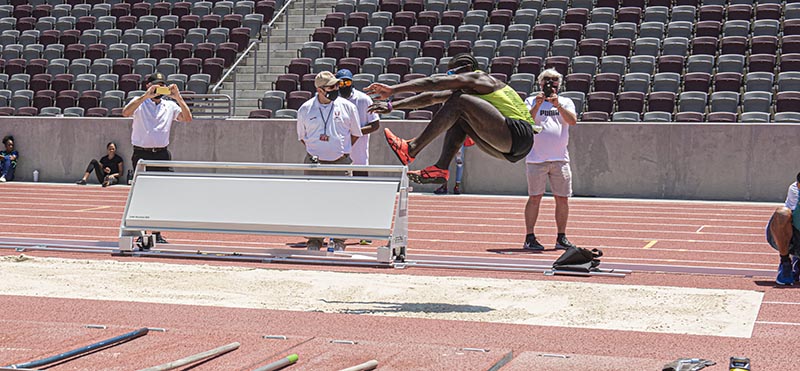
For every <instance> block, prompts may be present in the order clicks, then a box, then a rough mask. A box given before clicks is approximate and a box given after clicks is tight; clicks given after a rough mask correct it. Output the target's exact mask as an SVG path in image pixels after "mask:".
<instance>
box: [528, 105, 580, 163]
mask: <svg viewBox="0 0 800 371" xmlns="http://www.w3.org/2000/svg"><path fill="white" fill-rule="evenodd" d="M535 99H536V96H535V95H532V96H529V97H528V98H527V99H525V104H526V105H527V106H528V109H531V108H533V106H534V105H535V104H536V100H535ZM558 103H559V104H560V105H561V107H563V108H564V109H566V110H567V111H570V112H572V113H575V103H573V102H572V99H569V98H566V97H558ZM532 116H533V122H534V124H536V125H539V126H541V127H542V131H541V132H540V133H539V134H536V135H535V136H534V141H533V148H532V149H531V151H530V152H529V153H528V157H527V158H526V159H525V162H526V163H529V164H535V163H542V162H548V161H566V162H569V151H568V150H567V144H569V125H568V124H567V123H566V122H565V121H564V118H563V117H561V114H559V112H558V109H556V108H555V107H554V106H553V105H552V104H550V102H547V101H545V102H542V105H541V106H540V107H539V111H538V112H534V114H533V115H532Z"/></svg>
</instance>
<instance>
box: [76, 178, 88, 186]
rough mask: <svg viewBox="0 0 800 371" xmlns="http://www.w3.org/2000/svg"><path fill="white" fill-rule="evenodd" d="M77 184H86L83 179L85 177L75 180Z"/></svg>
mask: <svg viewBox="0 0 800 371" xmlns="http://www.w3.org/2000/svg"><path fill="white" fill-rule="evenodd" d="M75 184H77V185H86V181H85V180H83V179H78V181H77V182H75Z"/></svg>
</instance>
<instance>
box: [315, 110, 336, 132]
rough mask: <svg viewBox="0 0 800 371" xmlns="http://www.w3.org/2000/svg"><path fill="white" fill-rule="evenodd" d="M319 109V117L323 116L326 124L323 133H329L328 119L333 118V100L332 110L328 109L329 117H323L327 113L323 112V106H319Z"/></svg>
mask: <svg viewBox="0 0 800 371" xmlns="http://www.w3.org/2000/svg"><path fill="white" fill-rule="evenodd" d="M317 109H319V117H320V118H322V123H323V124H325V126H324V127H323V129H322V134H324V135H328V121H330V120H331V114H333V102H331V110H330V111H328V118H323V117H325V115H323V114H322V107H317Z"/></svg>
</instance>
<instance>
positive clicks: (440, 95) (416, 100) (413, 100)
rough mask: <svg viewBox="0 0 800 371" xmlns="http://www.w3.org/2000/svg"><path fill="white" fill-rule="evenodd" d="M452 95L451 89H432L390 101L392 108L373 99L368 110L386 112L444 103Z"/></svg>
mask: <svg viewBox="0 0 800 371" xmlns="http://www.w3.org/2000/svg"><path fill="white" fill-rule="evenodd" d="M451 95H453V92H452V91H449V90H446V91H433V92H428V93H420V94H417V95H414V96H410V97H408V98H405V99H401V100H398V101H392V109H391V110H390V109H389V104H388V103H387V102H381V101H375V102H374V103H372V105H370V106H369V111H370V112H375V113H388V112H390V111H392V110H396V109H414V108H423V107H428V106H432V105H434V104H437V103H444V102H445V101H447V99H448V98H450V96H451Z"/></svg>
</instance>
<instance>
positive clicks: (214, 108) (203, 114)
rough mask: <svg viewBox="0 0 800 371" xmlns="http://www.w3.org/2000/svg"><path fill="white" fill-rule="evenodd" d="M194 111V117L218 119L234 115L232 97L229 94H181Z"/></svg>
mask: <svg viewBox="0 0 800 371" xmlns="http://www.w3.org/2000/svg"><path fill="white" fill-rule="evenodd" d="M181 96H182V97H183V100H184V101H186V105H187V106H189V109H190V110H191V111H192V117H194V118H199V119H218V118H229V117H231V116H233V109H232V107H231V106H232V105H231V102H232V101H231V97H230V96H228V95H227V94H181Z"/></svg>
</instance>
